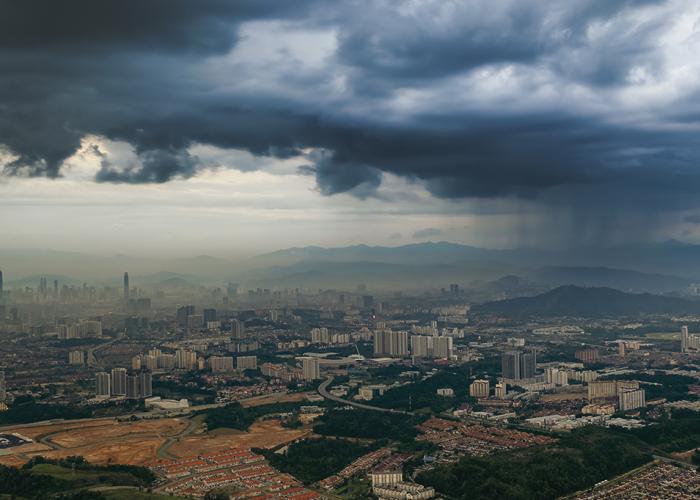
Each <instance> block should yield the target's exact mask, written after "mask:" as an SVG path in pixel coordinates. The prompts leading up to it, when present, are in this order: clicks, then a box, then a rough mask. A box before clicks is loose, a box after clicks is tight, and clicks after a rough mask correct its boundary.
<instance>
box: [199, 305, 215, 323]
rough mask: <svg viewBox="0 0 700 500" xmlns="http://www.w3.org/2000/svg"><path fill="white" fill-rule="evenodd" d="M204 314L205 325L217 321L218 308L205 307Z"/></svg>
mask: <svg viewBox="0 0 700 500" xmlns="http://www.w3.org/2000/svg"><path fill="white" fill-rule="evenodd" d="M202 316H203V317H204V324H205V325H206V324H207V323H209V322H210V321H216V309H204V310H203V311H202Z"/></svg>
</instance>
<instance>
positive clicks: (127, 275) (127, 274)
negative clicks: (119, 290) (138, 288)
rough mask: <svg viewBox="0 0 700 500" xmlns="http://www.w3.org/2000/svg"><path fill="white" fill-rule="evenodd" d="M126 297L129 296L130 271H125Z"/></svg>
mask: <svg viewBox="0 0 700 500" xmlns="http://www.w3.org/2000/svg"><path fill="white" fill-rule="evenodd" d="M124 298H125V299H128V298H129V273H124Z"/></svg>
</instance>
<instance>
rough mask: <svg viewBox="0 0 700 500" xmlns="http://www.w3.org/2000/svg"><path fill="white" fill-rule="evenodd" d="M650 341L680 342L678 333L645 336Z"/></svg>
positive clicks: (653, 333) (655, 333)
mask: <svg viewBox="0 0 700 500" xmlns="http://www.w3.org/2000/svg"><path fill="white" fill-rule="evenodd" d="M644 338H646V339H649V340H680V333H678V332H651V333H647V334H645V335H644Z"/></svg>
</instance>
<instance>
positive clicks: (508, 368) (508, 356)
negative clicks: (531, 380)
mask: <svg viewBox="0 0 700 500" xmlns="http://www.w3.org/2000/svg"><path fill="white" fill-rule="evenodd" d="M501 375H502V376H503V378H507V379H510V380H519V379H520V353H519V352H518V351H509V352H506V353H504V354H503V356H502V357H501Z"/></svg>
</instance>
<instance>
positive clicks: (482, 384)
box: [469, 380, 491, 398]
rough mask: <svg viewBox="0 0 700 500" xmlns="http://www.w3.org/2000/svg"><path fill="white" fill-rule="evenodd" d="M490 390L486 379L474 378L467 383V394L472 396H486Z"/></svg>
mask: <svg viewBox="0 0 700 500" xmlns="http://www.w3.org/2000/svg"><path fill="white" fill-rule="evenodd" d="M490 391H491V388H490V386H489V381H488V380H475V381H474V382H472V383H471V384H470V385H469V395H470V396H471V397H473V398H488V397H489V392H490Z"/></svg>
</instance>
